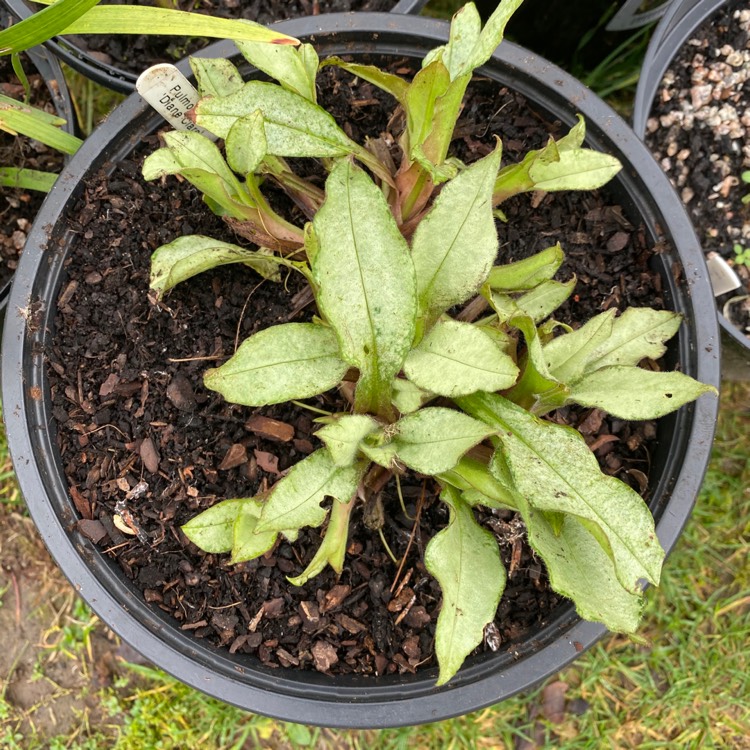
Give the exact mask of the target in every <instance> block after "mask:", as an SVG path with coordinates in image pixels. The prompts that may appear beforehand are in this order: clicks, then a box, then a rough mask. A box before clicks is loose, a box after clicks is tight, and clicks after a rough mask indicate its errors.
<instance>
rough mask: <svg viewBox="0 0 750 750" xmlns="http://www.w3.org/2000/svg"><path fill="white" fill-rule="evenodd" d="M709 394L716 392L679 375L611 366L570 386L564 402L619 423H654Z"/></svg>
mask: <svg viewBox="0 0 750 750" xmlns="http://www.w3.org/2000/svg"><path fill="white" fill-rule="evenodd" d="M710 392H713V393H716V389H715V388H714V387H713V386H710V385H704V384H703V383H699V382H698V381H697V380H693V378H691V377H688V376H687V375H683V374H682V373H681V372H652V371H651V370H642V369H640V368H639V367H629V366H622V365H613V366H611V367H603V368H601V369H599V370H596V371H595V372H592V373H589V374H588V375H585V376H584V377H583V378H582V379H581V380H579V381H578V382H577V383H575V384H574V385H572V386H571V387H570V393H569V394H568V400H569V401H574V402H575V403H577V404H581V405H582V406H595V407H597V408H599V409H603V410H604V411H606V412H608V413H609V414H612V415H614V416H615V417H620V418H621V419H656V418H657V417H663V416H664V415H665V414H669V413H670V412H673V411H676V410H677V409H679V408H680V407H681V406H683V405H684V404H687V403H689V402H690V401H695V399H696V398H698V396H700V395H701V394H703V393H710Z"/></svg>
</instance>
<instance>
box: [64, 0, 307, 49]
mask: <svg viewBox="0 0 750 750" xmlns="http://www.w3.org/2000/svg"><path fill="white" fill-rule="evenodd" d="M63 33H65V34H152V35H153V34H164V35H171V36H197V37H216V38H218V39H238V40H240V41H246V42H269V43H271V44H299V42H298V41H297V40H296V39H294V38H293V37H290V36H287V35H286V34H282V33H281V32H279V31H273V30H272V29H267V28H266V27H265V26H261V25H260V24H257V23H253V22H252V21H245V20H233V19H229V18H215V17H213V16H206V15H203V14H200V13H187V12H185V11H181V10H172V9H171V8H152V7H146V6H135V5H108V6H105V7H101V8H92V9H91V10H90V11H89V12H88V13H86V14H85V15H84V16H81V17H80V18H78V19H75V20H74V21H73V22H72V23H71V24H70V25H69V26H66V27H65V29H64V31H63Z"/></svg>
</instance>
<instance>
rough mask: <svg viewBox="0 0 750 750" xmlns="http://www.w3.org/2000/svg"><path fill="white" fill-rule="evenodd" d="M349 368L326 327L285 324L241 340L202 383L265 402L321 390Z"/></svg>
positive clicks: (237, 399)
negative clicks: (230, 354)
mask: <svg viewBox="0 0 750 750" xmlns="http://www.w3.org/2000/svg"><path fill="white" fill-rule="evenodd" d="M347 369H348V368H347V365H346V363H345V362H343V361H342V360H341V358H340V355H339V348H338V343H337V341H336V336H335V335H334V333H333V331H331V330H330V328H326V327H325V326H321V325H316V324H314V323H285V324H283V325H278V326H272V327H271V328H266V329H265V330H263V331H260V332H258V333H256V334H254V335H253V336H250V338H248V339H246V340H245V341H243V342H242V344H241V345H240V348H239V349H238V350H237V352H236V353H235V355H234V356H233V357H232V358H231V359H230V360H228V361H227V362H225V363H224V364H223V365H222V366H221V367H219V368H216V369H213V370H209V371H208V372H207V373H206V374H205V376H204V378H203V382H204V383H205V385H206V387H207V388H210V389H211V390H212V391H218V392H219V393H221V394H222V396H224V398H225V399H227V401H230V402H232V403H234V404H244V405H245V406H266V405H267V404H279V403H283V402H284V401H291V400H293V399H300V398H309V397H311V396H317V395H318V394H319V393H324V392H325V391H327V390H330V389H331V388H333V387H334V386H335V385H337V384H338V383H339V382H340V381H341V379H342V378H343V377H344V375H345V374H346V371H347Z"/></svg>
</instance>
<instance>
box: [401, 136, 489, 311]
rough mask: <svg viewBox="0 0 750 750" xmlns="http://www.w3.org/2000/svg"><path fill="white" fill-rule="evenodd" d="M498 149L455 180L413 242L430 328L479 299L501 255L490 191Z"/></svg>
mask: <svg viewBox="0 0 750 750" xmlns="http://www.w3.org/2000/svg"><path fill="white" fill-rule="evenodd" d="M499 165H500V148H499V147H498V148H497V149H495V151H494V152H493V153H491V154H490V155H489V156H486V157H484V159H481V160H480V161H478V162H476V164H473V165H472V166H470V167H469V168H468V169H466V170H465V171H463V172H461V174H459V175H458V176H457V177H455V178H454V179H453V180H451V181H450V182H449V183H448V184H447V185H446V186H445V187H444V188H443V190H442V192H441V193H440V195H439V196H438V197H437V198H436V200H435V204H434V206H433V207H432V209H431V210H430V212H429V213H428V214H427V216H425V218H424V219H423V220H422V221H421V222H420V224H419V226H418V227H417V231H416V232H415V233H414V239H413V241H412V259H413V262H414V271H415V274H416V279H417V295H418V300H419V316H420V318H421V319H423V323H424V324H425V325H426V326H429V325H431V324H432V323H433V322H434V321H435V320H436V319H437V318H438V317H439V316H440V315H441V314H442V313H443V312H444V311H445V310H447V309H448V308H449V307H452V306H453V305H457V304H460V303H462V302H465V301H466V300H467V299H469V298H470V297H472V296H473V295H474V294H476V293H477V292H478V290H479V288H480V287H481V286H482V284H483V283H484V282H485V280H486V279H487V275H488V274H489V272H490V269H491V268H492V263H493V262H494V260H495V257H496V256H497V247H498V239H497V231H496V229H495V220H494V218H493V215H492V189H493V186H494V182H495V176H496V175H497V169H498V166H499Z"/></svg>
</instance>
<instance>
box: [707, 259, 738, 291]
mask: <svg viewBox="0 0 750 750" xmlns="http://www.w3.org/2000/svg"><path fill="white" fill-rule="evenodd" d="M706 265H707V266H708V275H709V276H710V278H711V286H712V287H713V290H714V296H715V297H720V296H721V295H722V294H726V293H727V292H731V291H732V290H733V289H737V287H740V286H742V282H741V281H740V277H739V276H737V273H736V272H735V270H734V269H733V268H732V266H730V265H729V263H727V262H726V261H725V260H724V258H722V257H721V255H719V254H718V253H709V254H708V256H707V257H706Z"/></svg>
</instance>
